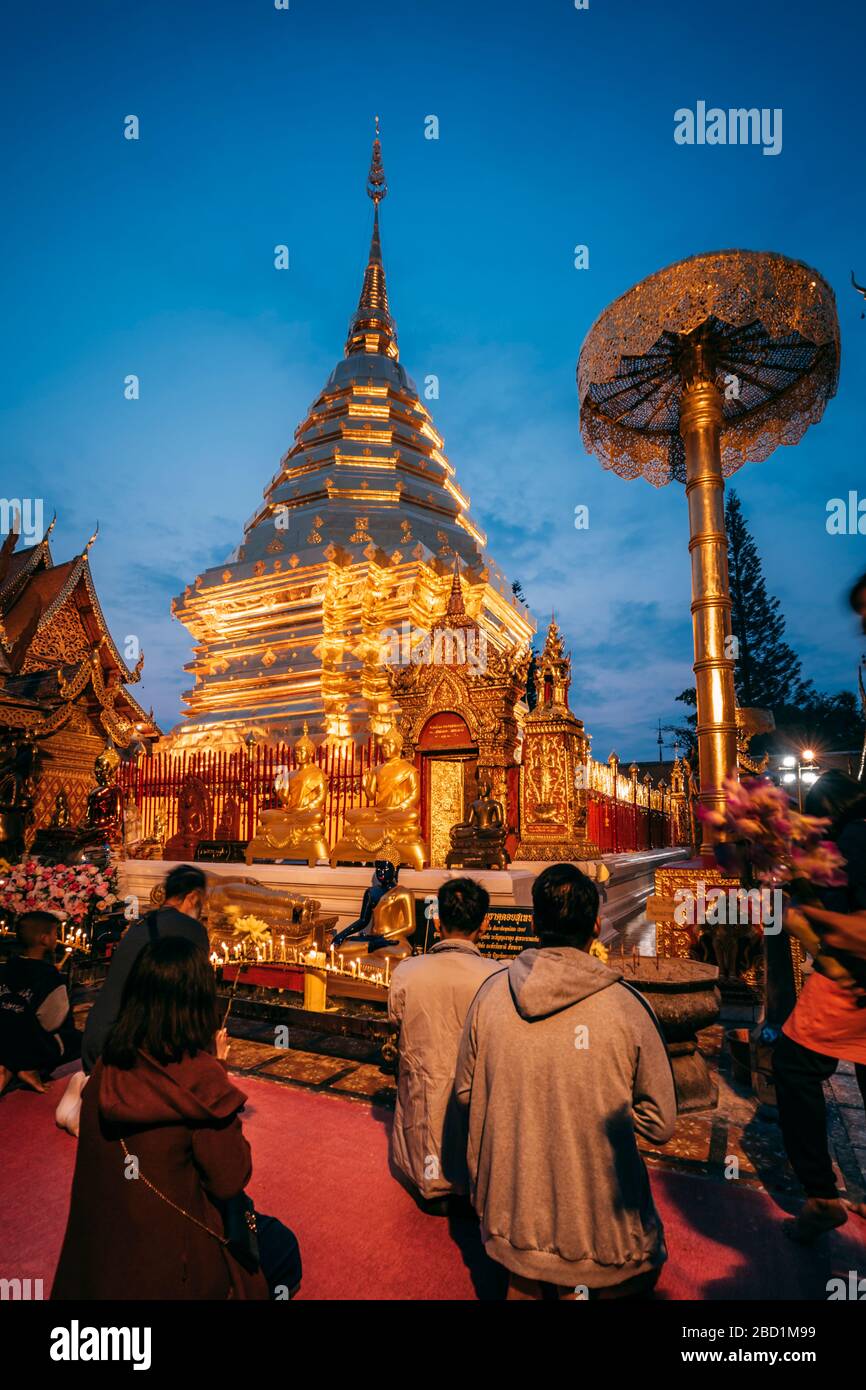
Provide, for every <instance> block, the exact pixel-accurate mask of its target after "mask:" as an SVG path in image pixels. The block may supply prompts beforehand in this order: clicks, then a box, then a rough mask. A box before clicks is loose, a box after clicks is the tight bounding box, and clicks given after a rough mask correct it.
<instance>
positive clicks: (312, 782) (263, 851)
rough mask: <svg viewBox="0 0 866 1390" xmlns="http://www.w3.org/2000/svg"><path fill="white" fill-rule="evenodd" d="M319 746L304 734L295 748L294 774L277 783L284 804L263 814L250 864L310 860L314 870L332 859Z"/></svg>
mask: <svg viewBox="0 0 866 1390" xmlns="http://www.w3.org/2000/svg"><path fill="white" fill-rule="evenodd" d="M315 753H316V745H315V744H314V743H313V740H312V739H311V738H310V737H309V735H308V734H307V725H306V724H304V732H303V734H302V736H301V737H300V738H299V739H298V741H297V743H296V744H295V763H296V766H295V768H294V770H293V771H291V772H290V771H288V769H283V770H282V771H281V773H280V775H279V776H278V777H277V778H276V779H275V781H274V790H275V791H276V793H277V796H278V797H279V801H280V804H279V806H277V807H274V808H273V809H271V810H268V811H261V812H260V814H259V823H258V825H257V826H256V833H255V835H254V836H253V838H252V839H251V840H250V842H249V844H248V845H247V850H246V860H247V863H248V864H252V862H253V860H254V859H265V860H274V859H306V861H307V863H308V864H309V866H310V868H313V867H314V865H315V864H316V862H317V861H318V860H319V859H327V858H328V843H327V841H326V839H325V792H326V783H325V774H324V773H323V771H322V769H321V768H320V767H319V766H318V765H317V764H316V763H315V762H314V761H313V758H314V757H315Z"/></svg>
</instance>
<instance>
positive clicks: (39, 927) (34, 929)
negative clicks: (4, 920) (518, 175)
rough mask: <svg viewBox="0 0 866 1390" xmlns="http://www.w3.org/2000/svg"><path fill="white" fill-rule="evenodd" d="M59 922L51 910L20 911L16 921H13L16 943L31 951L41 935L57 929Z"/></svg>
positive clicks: (37, 943)
mask: <svg viewBox="0 0 866 1390" xmlns="http://www.w3.org/2000/svg"><path fill="white" fill-rule="evenodd" d="M59 926H60V923H59V922H58V920H57V918H56V917H55V916H54V913H53V912H40V911H34V912H22V913H21V915H20V917H19V918H18V921H17V922H16V923H15V935H16V936H17V938H18V945H19V946H22V947H23V948H24V950H25V951H32V950H33V947H34V946H38V945H39V942H40V941H41V940H42V938H43V936H47V935H48V934H49V932H52V931H57V929H58V928H59Z"/></svg>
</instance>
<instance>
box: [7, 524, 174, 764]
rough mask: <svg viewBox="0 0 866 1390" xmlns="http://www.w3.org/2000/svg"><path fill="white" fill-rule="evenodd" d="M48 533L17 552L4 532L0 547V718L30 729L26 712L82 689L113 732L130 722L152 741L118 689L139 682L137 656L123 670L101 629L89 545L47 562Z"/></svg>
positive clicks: (149, 726)
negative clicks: (17, 718)
mask: <svg viewBox="0 0 866 1390" xmlns="http://www.w3.org/2000/svg"><path fill="white" fill-rule="evenodd" d="M52 526H53V523H52ZM50 530H51V528H49V532H47V533H46V535H45V536H44V537H43V539H42V540H41V541H40V542H39V543H38V545H35V546H30V547H26V548H25V549H24V550H21V551H16V550H15V548H14V546H15V541H16V540H17V536H15V535H14V533H10V536H11V540H10V537H7V538H6V541H5V542H4V545H3V547H2V549H0V711H3V714H2V715H0V718H2V719H3V720H4V721H5V722H10V723H14V722H15V721H14V719H13V718H12V714H13V713H14V710H15V708H16V707H17V708H19V709H20V711H21V714H22V722H26V723H27V724H32V723H33V722H34V721H33V720H32V719H31V718H30V717H29V716H30V714H31V713H32V712H33V710H41V711H42V713H43V714H45V715H46V716H47V715H48V714H49V713H50V712H51V711H52V710H53V709H54V708H55V707H58V708H59V707H60V706H62V705H64V704H67V703H68V702H69V701H70V700H72V699H74V698H75V697H76V696H77V695H78V694H80V693H81V692H82V691H84V690H85V689H86V688H87V686H88V685H90V686H92V687H93V690H94V694H95V696H96V697H97V699H98V701H99V704H100V706H101V708H102V709H103V711H106V709H107V710H108V711H109V717H110V718H111V719H113V720H115V724H116V729H117V731H118V733H119V732H121V731H122V730H124V729H125V728H126V726H127V725H129V726H132V725H138V726H139V732H140V733H143V736H144V737H153V736H155V735H156V734H158V732H159V730H158V729H157V727H156V725H155V724H154V722H153V717H152V715H150V714H147V713H146V712H145V711H144V710H143V709H142V707H141V706H140V705H139V703H138V702H137V700H135V699H134V698H133V697H132V695H131V694H130V692H129V691H128V690H127V689H126V686H127V684H130V683H135V682H136V681H138V680H139V678H140V675H141V669H142V665H143V656H142V657H140V658H139V661H138V663H137V665H136V667H135V668H134V669H130V667H129V666H128V665H127V664H126V662H125V661H124V660H123V657H122V656H121V655H120V652H119V651H118V649H117V647H116V645H115V643H114V641H113V639H112V636H111V633H110V632H109V630H108V625H107V623H106V621H105V616H104V614H103V612H102V607H101V605H100V602H99V598H98V596H97V593H96V587H95V585H94V583H93V577H92V575H91V572H90V563H89V559H88V551H89V549H90V545H91V544H92V541H91V542H89V543H88V545H87V546H86V547H85V549H84V550H83V551H82V552H81V554H79V555H75V556H73V558H72V559H71V560H66V561H64V562H63V563H61V564H59V565H55V564H54V560H53V557H52V554H51V547H50V544H49V540H48V536H49V534H50ZM25 715H26V716H27V717H26V718H24V716H25ZM36 722H38V721H36ZM118 741H121V740H118ZM123 742H124V743H125V742H128V740H124V741H123Z"/></svg>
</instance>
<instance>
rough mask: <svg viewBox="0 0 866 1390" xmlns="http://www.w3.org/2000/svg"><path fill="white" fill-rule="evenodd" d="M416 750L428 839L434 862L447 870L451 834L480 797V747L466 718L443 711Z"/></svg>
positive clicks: (429, 722) (434, 717)
mask: <svg viewBox="0 0 866 1390" xmlns="http://www.w3.org/2000/svg"><path fill="white" fill-rule="evenodd" d="M415 747H416V753H417V759H418V761H419V765H420V771H421V811H422V826H423V833H424V838H425V839H426V840H427V843H428V844H429V846H430V863H431V864H432V865H433V867H434V868H443V867H444V865H445V856H446V854H447V853H448V850H449V848H450V844H451V842H450V839H449V835H448V832H449V830H450V829H451V826H452V825H456V823H457V822H458V821H462V820H464V819H465V817H466V813H467V810H468V807H469V804H470V803H471V802H472V801H473V800H474V798H475V795H476V792H475V769H476V767H477V765H478V745H477V744H476V743H474V742H473V740H472V735H471V734H470V732H469V728H468V726H467V724H466V721H465V719H463V717H462V715H459V714H457V713H456V711H454V710H440V712H439V713H438V714H434V715H431V717H430V718H429V719H428V720H427V723H426V724H425V725H424V728H423V729H422V731H421V737H420V738H419V739H418V742H417V744H416V745H415Z"/></svg>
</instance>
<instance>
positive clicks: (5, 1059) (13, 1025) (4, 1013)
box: [0, 912, 81, 1093]
mask: <svg viewBox="0 0 866 1390" xmlns="http://www.w3.org/2000/svg"><path fill="white" fill-rule="evenodd" d="M18 943H19V947H20V949H19V952H18V954H17V955H16V956H13V957H12V958H11V959H10V960H9V961H7V963H6V964H5V965H4V966H3V967H2V968H0V1093H2V1092H3V1091H4V1090H5V1089H6V1087H7V1086H8V1085H9V1083H10V1082H11V1081H12V1080H13V1078H14V1077H16V1076H17V1078H18V1080H19V1081H23V1082H24V1083H25V1084H26V1085H28V1086H31V1087H32V1088H33V1090H35V1091H44V1090H46V1085H45V1078H46V1077H47V1076H49V1075H50V1074H51V1072H52V1071H54V1069H55V1068H56V1067H58V1066H60V1064H61V1063H62V1062H71V1061H74V1060H75V1059H76V1058H77V1057H79V1056H80V1055H81V1034H80V1033H78V1032H77V1031H76V1029H75V1026H74V1023H73V1021H72V1014H71V1011H70V1008H69V994H68V991H67V988H66V981H65V979H64V977H63V976H62V975H61V973H60V971H59V970H58V969H57V967H56V966H55V964H54V953H55V948H56V946H57V918H56V917H54V916H53V915H52V914H51V913H50V912H24V913H22V915H21V917H20V918H19V919H18Z"/></svg>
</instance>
